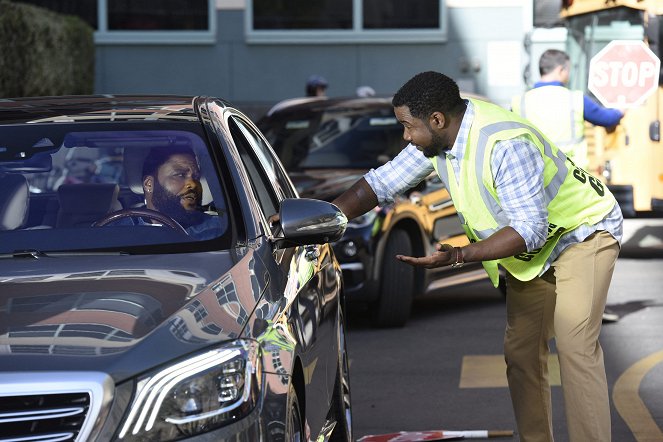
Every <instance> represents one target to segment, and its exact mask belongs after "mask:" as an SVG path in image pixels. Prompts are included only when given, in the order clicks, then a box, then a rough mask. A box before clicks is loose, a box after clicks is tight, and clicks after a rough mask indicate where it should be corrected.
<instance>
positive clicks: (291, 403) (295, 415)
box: [285, 384, 306, 442]
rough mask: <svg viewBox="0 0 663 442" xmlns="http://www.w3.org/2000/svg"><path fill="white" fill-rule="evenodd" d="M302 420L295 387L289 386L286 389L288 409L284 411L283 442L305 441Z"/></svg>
mask: <svg viewBox="0 0 663 442" xmlns="http://www.w3.org/2000/svg"><path fill="white" fill-rule="evenodd" d="M305 437H306V433H304V419H303V418H302V410H301V408H300V406H299V398H298V397H297V391H295V387H294V386H293V385H292V384H290V386H289V388H288V409H287V410H286V421H285V440H286V441H288V442H300V441H303V440H305Z"/></svg>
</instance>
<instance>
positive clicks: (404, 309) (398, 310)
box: [371, 229, 415, 327]
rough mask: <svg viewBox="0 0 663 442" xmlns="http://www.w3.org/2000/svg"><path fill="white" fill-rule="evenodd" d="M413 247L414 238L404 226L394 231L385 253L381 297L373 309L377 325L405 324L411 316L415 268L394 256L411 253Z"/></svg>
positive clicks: (397, 325) (398, 325)
mask: <svg viewBox="0 0 663 442" xmlns="http://www.w3.org/2000/svg"><path fill="white" fill-rule="evenodd" d="M413 250H414V249H413V247H412V240H411V239H410V235H408V234H407V232H406V231H405V230H402V229H396V230H393V231H392V232H391V234H390V235H389V238H388V239H387V245H386V246H385V249H384V254H383V255H382V256H383V258H382V271H381V275H382V276H381V278H380V292H379V298H378V300H377V302H376V303H375V304H374V305H373V306H372V309H371V310H372V315H373V321H374V324H375V325H376V326H378V327H402V326H404V325H405V323H406V322H407V320H408V318H409V317H410V310H411V309H412V299H413V298H414V286H415V284H414V280H415V268H414V267H413V266H411V265H409V264H405V263H403V262H401V261H398V260H397V259H396V258H395V256H396V255H408V256H411V255H412V253H413Z"/></svg>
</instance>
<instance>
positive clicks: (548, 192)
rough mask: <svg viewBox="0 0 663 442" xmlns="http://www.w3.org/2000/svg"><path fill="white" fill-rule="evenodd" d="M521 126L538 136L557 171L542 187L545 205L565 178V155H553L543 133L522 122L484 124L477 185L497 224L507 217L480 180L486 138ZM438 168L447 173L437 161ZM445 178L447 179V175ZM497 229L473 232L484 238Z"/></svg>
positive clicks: (500, 223) (486, 142) (481, 134)
mask: <svg viewBox="0 0 663 442" xmlns="http://www.w3.org/2000/svg"><path fill="white" fill-rule="evenodd" d="M522 128H524V129H527V130H529V131H530V132H531V133H532V134H533V135H535V136H536V137H537V138H538V140H539V142H540V143H541V144H542V145H543V151H544V154H545V155H546V156H547V157H548V158H550V159H551V160H552V161H553V162H554V163H555V165H556V166H557V172H556V173H555V176H553V178H552V179H551V180H550V182H549V183H548V185H547V186H545V187H544V194H545V198H546V205H548V203H549V202H550V201H552V200H553V199H554V198H555V197H556V196H557V194H558V193H559V189H560V188H561V187H562V183H563V182H564V180H565V179H566V175H567V173H568V168H567V166H566V161H565V160H566V157H565V156H564V154H563V153H562V152H559V151H558V154H559V155H561V158H560V157H558V156H556V155H553V152H552V146H551V145H550V143H548V141H547V140H546V139H545V138H544V137H543V135H541V133H540V132H539V131H538V130H536V129H535V128H533V127H532V126H528V125H526V124H522V123H519V122H515V121H504V122H498V123H493V124H490V125H488V126H485V127H484V128H483V129H482V130H481V131H480V132H479V137H478V140H477V151H476V161H475V164H476V177H477V185H478V189H479V192H480V194H481V198H482V200H483V203H484V204H485V206H486V207H487V208H488V210H489V211H490V212H491V213H492V214H493V218H494V219H495V221H497V224H498V226H500V225H501V226H505V225H508V218H507V217H506V215H505V214H504V211H503V210H502V208H501V207H500V205H499V204H498V203H497V201H495V199H494V198H493V196H492V194H491V193H490V192H489V191H488V189H487V188H486V186H484V184H483V182H482V176H483V170H484V161H485V158H486V156H485V151H486V149H487V148H488V138H490V137H491V136H492V135H494V134H496V133H498V132H501V131H504V130H511V129H522ZM438 161H439V157H438ZM438 169H442V170H444V174H445V175H446V173H447V172H446V167H439V163H438ZM446 179H447V180H448V177H447V178H446ZM497 230H498V228H495V229H488V230H484V231H480V232H479V231H477V232H475V233H476V234H477V236H478V237H479V238H481V239H485V238H487V237H488V236H490V235H492V234H493V233H495V232H496V231H497Z"/></svg>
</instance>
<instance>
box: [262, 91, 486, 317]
mask: <svg viewBox="0 0 663 442" xmlns="http://www.w3.org/2000/svg"><path fill="white" fill-rule="evenodd" d="M258 127H259V128H260V130H261V131H262V132H263V133H264V134H265V136H266V138H267V140H268V141H269V142H270V143H271V145H272V147H273V148H274V150H275V151H276V153H277V155H278V156H279V157H280V158H281V161H282V162H283V164H284V166H285V167H286V169H287V170H288V173H289V175H290V178H291V179H292V181H293V182H294V183H295V186H296V187H297V190H298V191H299V193H300V195H301V196H304V197H310V198H317V199H324V200H327V201H332V200H333V199H334V198H336V197H337V196H338V195H340V194H341V193H342V192H343V191H345V190H346V189H348V188H349V187H350V186H351V185H352V184H353V183H354V182H355V181H356V180H357V179H359V178H361V177H362V176H363V175H364V174H365V173H366V172H367V171H368V170H369V169H371V168H377V167H379V166H381V165H382V164H384V163H386V162H388V161H389V160H391V159H392V158H394V157H395V156H396V155H397V154H398V153H399V152H400V151H401V150H402V149H403V148H404V147H405V146H406V145H407V142H406V141H405V140H404V139H403V127H402V125H401V124H400V123H399V122H398V121H397V120H396V117H395V116H394V111H393V107H392V105H391V98H380V97H372V98H320V97H313V98H298V99H292V100H286V101H283V102H281V103H278V104H277V105H275V106H274V107H273V108H272V109H271V110H270V111H268V112H267V113H266V114H265V115H264V116H263V117H262V118H260V120H259V121H258ZM440 241H442V242H446V243H449V244H452V245H454V246H462V245H465V244H467V243H468V240H467V237H466V235H465V233H464V232H463V228H462V226H461V224H460V221H459V219H458V216H457V214H456V210H455V208H454V206H453V203H452V201H451V198H450V196H449V193H448V192H447V190H446V189H445V188H444V186H443V185H442V183H441V181H440V180H439V178H437V177H436V176H434V175H431V176H430V177H429V178H428V179H427V180H425V181H424V182H422V183H421V184H420V185H419V186H417V187H416V188H413V189H411V190H410V191H409V192H408V193H407V194H406V195H402V196H401V197H400V198H399V199H398V200H397V201H396V203H395V204H391V205H386V206H384V207H381V208H376V209H375V210H373V211H371V212H369V213H367V214H365V215H363V216H361V217H359V218H357V219H354V220H350V221H349V223H348V228H347V230H346V232H345V235H344V237H343V239H342V240H341V241H338V242H336V243H335V244H334V245H333V247H334V250H335V251H336V256H337V257H338V259H339V261H340V262H341V268H342V269H343V277H344V280H345V291H346V294H347V299H348V303H353V304H358V305H361V306H368V307H369V310H370V312H371V314H372V315H373V318H374V320H375V323H376V325H378V326H402V325H404V324H405V323H406V321H407V320H408V317H409V315H410V309H411V305H412V300H413V298H414V296H416V295H419V294H423V293H427V292H430V291H432V290H436V289H439V288H442V287H444V286H448V285H453V284H457V283H460V282H468V281H472V280H475V279H482V278H486V277H487V276H486V273H485V272H484V270H483V268H482V267H481V265H480V264H478V263H473V264H468V265H465V266H464V267H463V268H462V269H450V268H448V267H445V268H442V269H436V270H424V269H415V268H413V267H410V266H408V265H406V264H403V263H401V262H399V261H397V260H396V259H395V258H394V257H395V255H397V254H406V255H416V256H423V255H428V254H431V253H432V252H433V251H434V250H435V244H436V243H438V242H440Z"/></svg>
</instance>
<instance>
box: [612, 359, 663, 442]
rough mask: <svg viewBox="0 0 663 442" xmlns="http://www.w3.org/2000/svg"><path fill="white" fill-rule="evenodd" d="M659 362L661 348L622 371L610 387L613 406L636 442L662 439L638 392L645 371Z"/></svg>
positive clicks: (662, 360) (660, 432) (652, 441)
mask: <svg viewBox="0 0 663 442" xmlns="http://www.w3.org/2000/svg"><path fill="white" fill-rule="evenodd" d="M661 362H663V350H661V351H658V352H656V353H652V354H650V355H649V356H647V357H646V358H643V359H640V360H639V361H638V362H636V363H635V364H633V365H631V366H630V367H629V368H628V369H627V370H626V371H625V372H624V373H622V375H621V376H620V377H619V379H617V382H615V386H614V388H613V389H612V401H613V403H614V404H615V408H616V409H617V412H618V413H619V415H620V416H621V417H622V419H624V422H626V425H628V427H629V429H630V430H631V432H632V433H633V436H635V440H637V441H638V442H650V441H651V442H654V441H662V440H663V432H662V431H661V429H660V428H659V427H658V425H657V424H656V421H654V418H653V417H652V415H651V413H649V410H648V409H647V406H646V405H645V403H644V402H643V401H642V399H641V398H640V394H639V393H638V390H639V389H640V383H641V382H642V379H643V378H644V377H645V375H646V374H647V372H649V370H651V369H652V368H653V367H654V366H655V365H657V364H659V363H661Z"/></svg>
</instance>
